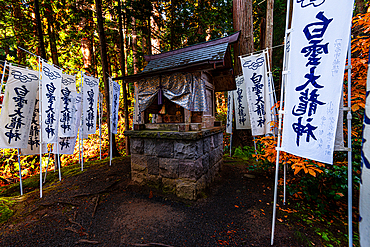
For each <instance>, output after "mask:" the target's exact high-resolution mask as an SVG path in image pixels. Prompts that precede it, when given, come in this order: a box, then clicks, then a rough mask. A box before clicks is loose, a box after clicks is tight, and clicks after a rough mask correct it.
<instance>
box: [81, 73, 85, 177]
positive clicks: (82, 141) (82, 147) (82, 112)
mask: <svg viewBox="0 0 370 247" xmlns="http://www.w3.org/2000/svg"><path fill="white" fill-rule="evenodd" d="M83 76H84V73H82V72H81V96H82V97H81V99H82V101H81V125H80V126H81V128H80V146H81V171H83V170H84V135H83V131H84V126H83V124H84V121H83V118H84V110H83V109H84V97H83V95H84V94H83V93H84V86H83V82H84V80H83V78H84V77H83ZM81 136H82V138H81Z"/></svg>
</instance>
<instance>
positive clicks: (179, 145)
mask: <svg viewBox="0 0 370 247" xmlns="http://www.w3.org/2000/svg"><path fill="white" fill-rule="evenodd" d="M202 155H203V141H202V140H197V141H175V144H174V157H175V158H176V159H198V158H199V157H200V156H202Z"/></svg>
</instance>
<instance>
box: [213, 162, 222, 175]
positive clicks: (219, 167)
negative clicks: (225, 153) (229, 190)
mask: <svg viewBox="0 0 370 247" xmlns="http://www.w3.org/2000/svg"><path fill="white" fill-rule="evenodd" d="M222 163H223V161H222V160H220V161H219V162H217V163H216V164H215V165H214V167H215V175H217V174H219V173H220V172H221V167H222Z"/></svg>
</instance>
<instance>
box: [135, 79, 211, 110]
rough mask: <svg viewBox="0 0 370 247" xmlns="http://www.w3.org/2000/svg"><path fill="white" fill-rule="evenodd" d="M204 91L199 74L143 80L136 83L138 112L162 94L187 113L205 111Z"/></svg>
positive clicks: (203, 84)
mask: <svg viewBox="0 0 370 247" xmlns="http://www.w3.org/2000/svg"><path fill="white" fill-rule="evenodd" d="M205 90H206V88H205V82H204V81H203V79H202V78H201V74H200V73H193V74H192V73H174V74H170V75H162V76H154V77H150V78H145V79H142V80H140V81H139V82H138V100H139V111H140V112H142V111H144V110H145V109H146V108H148V107H149V106H150V105H151V103H152V102H153V100H154V98H155V96H156V95H158V98H160V97H162V93H163V96H164V97H166V98H167V99H169V100H170V101H172V102H174V103H176V104H178V105H180V106H182V107H184V108H185V109H187V110H189V111H207V100H206V92H205ZM159 92H161V93H159ZM158 93H159V94H158ZM160 100H161V99H159V101H160Z"/></svg>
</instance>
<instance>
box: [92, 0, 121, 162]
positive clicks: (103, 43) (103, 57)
mask: <svg viewBox="0 0 370 247" xmlns="http://www.w3.org/2000/svg"><path fill="white" fill-rule="evenodd" d="M95 5H96V19H97V22H98V23H97V24H98V32H99V41H100V56H101V63H102V68H103V81H104V93H105V94H104V96H105V103H106V104H105V106H106V111H107V115H108V116H110V107H109V106H110V93H109V80H108V58H107V44H106V41H105V33H104V23H103V13H102V3H101V0H95ZM107 124H108V133H110V131H111V128H110V127H111V126H110V117H107ZM108 136H109V143H112V152H113V154H112V155H113V157H117V156H120V154H119V152H118V150H117V146H116V140H115V135H112V139H110V135H108Z"/></svg>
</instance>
